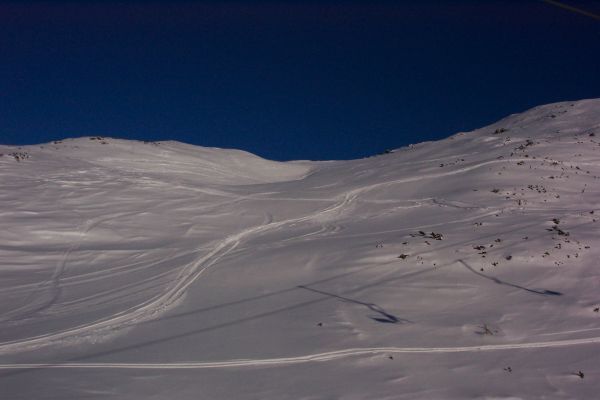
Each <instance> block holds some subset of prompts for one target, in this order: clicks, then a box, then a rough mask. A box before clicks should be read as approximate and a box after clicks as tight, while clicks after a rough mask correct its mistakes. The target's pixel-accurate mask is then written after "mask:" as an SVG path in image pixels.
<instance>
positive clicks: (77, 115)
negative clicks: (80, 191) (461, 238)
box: [0, 0, 600, 160]
mask: <svg viewBox="0 0 600 400" xmlns="http://www.w3.org/2000/svg"><path fill="white" fill-rule="evenodd" d="M569 11H570V12H569ZM599 14H600V3H597V2H585V1H575V0H574V1H568V2H566V1H565V2H558V1H553V0H552V1H550V0H548V1H546V0H542V1H539V0H531V1H509V2H505V1H482V2H473V1H466V0H462V1H456V2H452V3H450V2H442V1H425V2H418V3H411V2H406V1H400V2H390V1H369V2H367V1H350V2H343V1H329V2H315V1H269V2H265V1H248V2H188V1H183V2H182V1H179V2H166V1H154V2H150V3H146V2H139V1H125V2H61V1H55V2H25V3H2V4H0V57H2V60H3V62H2V64H1V65H0V143H2V144H34V143H41V142H49V141H51V140H56V139H62V138H65V137H80V136H96V135H99V136H112V137H120V138H125V139H137V140H178V141H182V142H186V143H191V144H195V145H201V146H209V147H224V148H239V149H243V150H247V151H250V152H252V153H254V154H257V155H259V156H262V157H265V158H269V159H274V160H290V159H352V158H360V157H364V156H368V155H372V154H376V153H379V152H382V151H384V150H386V149H389V148H398V147H402V146H404V145H407V144H409V143H416V142H422V141H426V140H434V139H439V138H443V137H447V136H449V135H451V134H453V133H456V132H459V131H468V130H472V129H476V128H479V127H482V126H485V125H487V124H490V123H493V122H495V121H496V120H498V119H500V118H503V117H505V116H507V115H509V114H512V113H516V112H521V111H524V110H526V109H529V108H531V107H534V106H537V105H541V104H548V103H553V102H558V101H567V100H569V101H570V100H579V99H584V98H597V97H600V77H599V75H600V74H598V73H597V72H598V66H599V65H600V44H599V43H600V24H598V22H597V18H596V17H597V16H598V15H599Z"/></svg>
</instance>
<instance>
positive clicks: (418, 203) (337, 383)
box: [0, 100, 600, 399]
mask: <svg viewBox="0 0 600 400" xmlns="http://www.w3.org/2000/svg"><path fill="white" fill-rule="evenodd" d="M599 135H600V101H599V100H584V101H579V102H571V103H557V104H552V105H547V106H541V107H537V108H534V109H532V110H530V111H527V112H525V113H523V114H517V115H513V116H510V117H507V118H505V119H503V120H501V121H499V122H497V123H495V124H493V125H490V126H488V127H485V128H482V129H479V130H476V131H473V132H469V133H459V134H456V135H454V136H452V137H450V138H448V139H445V140H442V141H438V142H429V143H422V144H417V145H411V146H409V147H406V148H402V149H398V150H395V151H393V152H391V153H388V154H384V155H380V156H376V157H371V158H367V159H361V160H352V161H331V162H309V161H302V162H291V163H277V162H273V161H267V160H263V159H260V158H258V157H256V156H253V155H251V154H248V153H245V152H241V151H234V150H222V149H208V148H200V147H194V146H190V145H184V144H181V143H175V142H152V143H144V142H135V141H125V140H119V139H113V138H104V137H91V138H80V139H68V140H64V141H58V142H53V143H47V144H43V145H37V146H24V147H20V148H16V147H8V146H0V154H2V156H0V183H1V191H0V206H1V208H0V223H1V224H2V227H3V228H4V229H2V231H1V232H0V300H1V301H0V327H1V328H2V329H0V395H1V397H2V398H5V397H6V398H11V399H19V398H22V399H30V398H40V399H43V398H76V399H84V398H119V399H121V398H132V399H138V398H139V399H141V398H148V397H152V396H154V397H155V398H173V399H187V398H190V399H192V398H193V399H199V398H201V399H203V398H205V399H218V398H223V399H225V398H227V399H231V398H240V399H242V398H248V399H256V398H260V399H268V398H272V399H285V398H290V399H296V398H315V399H320V398H323V399H325V398H360V399H365V398H373V399H381V398H394V399H397V398H410V399H414V398H422V399H432V398H443V399H448V398H457V399H459V398H460V399H463V398H506V399H508V398H515V399H516V398H565V399H572V398H581V399H589V398H594V396H596V394H597V393H598V391H600V385H599V384H598V383H597V382H600V365H599V364H598V361H597V360H598V359H600V311H599V307H600V298H599V297H598V289H599V285H600V273H599V271H598V265H597V261H596V260H597V259H598V257H599V256H600V251H599V249H598V248H599V246H600V240H599V238H600V229H599V228H598V227H599V226H600V222H597V221H598V219H599V217H600V215H599V213H600V209H599V207H598V204H600V139H598V136H599ZM191 371H195V372H193V374H194V375H190V374H191V373H192V372H191Z"/></svg>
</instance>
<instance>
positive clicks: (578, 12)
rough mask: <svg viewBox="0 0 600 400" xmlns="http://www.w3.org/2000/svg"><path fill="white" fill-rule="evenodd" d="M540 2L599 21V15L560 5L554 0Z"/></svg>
mask: <svg viewBox="0 0 600 400" xmlns="http://www.w3.org/2000/svg"><path fill="white" fill-rule="evenodd" d="M542 1H543V2H544V3H548V4H552V5H553V6H556V7H560V8H563V9H565V10H569V11H572V12H574V13H577V14H581V15H585V16H587V17H590V18H594V19H595V20H597V21H600V15H598V14H594V13H592V12H589V11H586V10H582V9H581V8H577V7H573V6H570V5H568V4H565V3H561V2H560V1H555V0H542Z"/></svg>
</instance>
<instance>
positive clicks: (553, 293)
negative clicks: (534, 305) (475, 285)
mask: <svg viewBox="0 0 600 400" xmlns="http://www.w3.org/2000/svg"><path fill="white" fill-rule="evenodd" d="M458 262H459V263H461V264H462V265H464V266H465V268H467V269H468V270H469V271H471V272H472V273H474V274H476V275H479V276H481V277H483V278H485V279H488V280H490V281H492V282H494V283H497V284H499V285H505V286H511V287H514V288H517V289H521V290H525V291H527V292H530V293H535V294H541V295H544V296H562V293H561V292H556V291H554V290H547V289H529V288H526V287H524V286H520V285H517V284H514V283H510V282H505V281H503V280H500V279H498V278H496V277H493V276H489V275H486V274H484V273H481V272H479V271H476V270H475V269H474V268H473V267H471V266H470V265H469V264H467V263H466V262H465V261H464V260H458Z"/></svg>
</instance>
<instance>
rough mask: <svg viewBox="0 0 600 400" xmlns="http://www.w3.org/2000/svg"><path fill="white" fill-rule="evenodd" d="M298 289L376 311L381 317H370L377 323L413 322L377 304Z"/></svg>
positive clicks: (301, 287) (318, 291) (302, 287)
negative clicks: (400, 317)
mask: <svg viewBox="0 0 600 400" xmlns="http://www.w3.org/2000/svg"><path fill="white" fill-rule="evenodd" d="M298 288H300V289H305V290H309V291H311V292H315V293H319V294H322V295H324V296H329V297H333V298H335V299H340V300H342V301H344V302H348V303H354V304H360V305H361V306H365V307H367V308H368V309H369V310H371V311H374V312H376V313H378V314H379V315H381V317H369V318H371V319H372V320H374V321H377V322H384V323H391V324H396V323H398V322H411V321H409V320H407V319H399V318H398V317H396V316H395V315H392V314H390V313H388V312H386V311H385V310H384V309H383V308H382V307H380V306H378V305H377V304H375V303H365V302H364V301H360V300H355V299H351V298H349V297H344V296H340V295H337V294H334V293H329V292H325V291H323V290H317V289H313V288H309V287H307V286H303V285H300V286H298Z"/></svg>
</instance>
